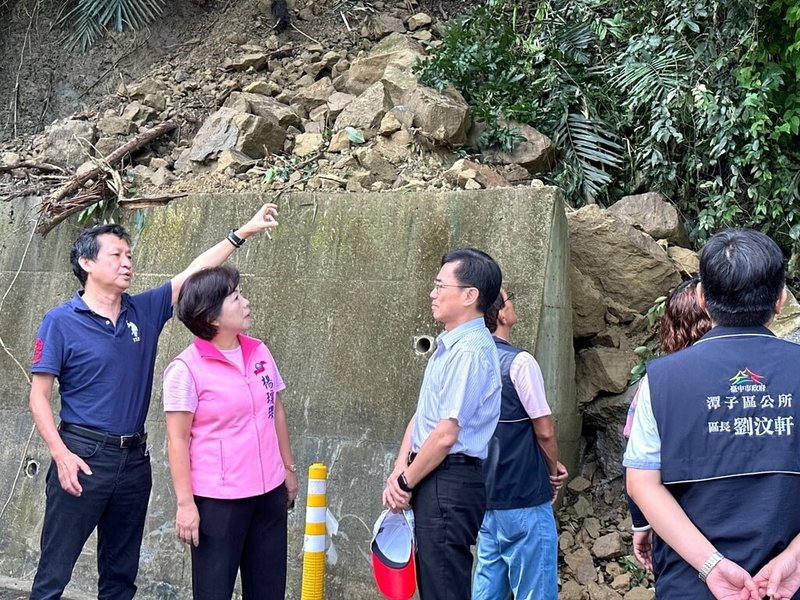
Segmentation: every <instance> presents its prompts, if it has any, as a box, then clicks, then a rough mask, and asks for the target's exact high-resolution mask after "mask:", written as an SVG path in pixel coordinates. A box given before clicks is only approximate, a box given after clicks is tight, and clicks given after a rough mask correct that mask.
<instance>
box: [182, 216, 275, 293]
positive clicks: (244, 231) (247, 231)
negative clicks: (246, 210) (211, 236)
mask: <svg viewBox="0 0 800 600" xmlns="http://www.w3.org/2000/svg"><path fill="white" fill-rule="evenodd" d="M277 215H278V207H277V206H276V205H274V204H264V205H263V206H262V207H261V208H259V209H258V212H256V214H255V215H253V218H252V219H250V220H249V221H248V222H247V223H245V224H244V225H242V226H241V227H239V229H237V230H236V231H235V232H234V233H235V235H236V237H237V238H239V239H241V240H246V239H247V238H249V237H251V236H253V235H255V234H257V233H260V232H262V231H269V230H271V229H274V228H275V227H277V226H278V221H276V220H275V217H276V216H277ZM236 248H237V246H235V245H234V244H233V242H232V241H230V240H229V239H227V238H226V239H223V240H222V241H221V242H219V243H217V244H216V245H214V246H212V247H211V248H209V249H208V250H206V251H205V252H203V253H202V254H201V255H200V256H198V257H197V258H195V259H194V260H193V261H192V262H191V264H190V265H189V266H188V267H186V269H184V270H183V271H181V272H180V273H178V274H177V275H176V276H175V277H173V278H172V304H173V306H174V305H175V304H176V303H177V302H178V295H179V294H180V293H181V287H183V282H184V281H186V279H187V278H188V277H189V276H190V275H191V274H192V273H195V272H197V271H199V270H200V269H205V268H208V267H218V266H219V265H221V264H222V263H224V262H225V261H226V260H228V257H229V256H230V255H231V254H233V251H234V250H235V249H236Z"/></svg>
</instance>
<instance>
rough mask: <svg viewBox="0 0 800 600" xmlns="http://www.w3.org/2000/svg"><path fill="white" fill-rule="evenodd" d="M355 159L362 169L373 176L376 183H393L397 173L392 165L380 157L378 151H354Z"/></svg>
mask: <svg viewBox="0 0 800 600" xmlns="http://www.w3.org/2000/svg"><path fill="white" fill-rule="evenodd" d="M356 158H357V159H358V162H359V164H360V165H361V166H362V167H364V168H365V169H366V170H367V171H369V172H370V173H372V175H374V176H375V180H376V181H384V182H386V183H392V182H394V180H395V178H396V176H397V171H396V170H395V168H394V166H393V165H392V163H390V162H389V161H388V160H386V159H385V158H384V157H383V156H381V154H380V152H379V151H378V150H376V149H374V148H359V149H358V150H357V151H356Z"/></svg>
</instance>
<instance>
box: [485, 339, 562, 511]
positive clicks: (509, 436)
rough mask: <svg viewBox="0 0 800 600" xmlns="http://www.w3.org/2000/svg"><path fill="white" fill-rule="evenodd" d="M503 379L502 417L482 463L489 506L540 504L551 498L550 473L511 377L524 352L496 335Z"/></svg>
mask: <svg viewBox="0 0 800 600" xmlns="http://www.w3.org/2000/svg"><path fill="white" fill-rule="evenodd" d="M494 342H495V344H496V345H497V353H498V355H499V358H500V374H501V377H502V382H503V391H502V400H501V404H500V421H499V422H498V423H497V429H496V430H495V432H494V436H492V439H491V441H490V442H489V455H488V457H487V458H486V461H484V464H483V474H484V481H485V483H486V508H487V510H502V509H509V508H526V507H529V506H539V505H540V504H543V503H545V502H549V501H550V499H551V498H552V493H551V490H550V477H549V473H548V471H547V464H546V463H545V461H544V457H543V456H542V453H541V450H540V448H539V444H538V443H537V442H536V436H535V434H534V432H533V425H532V424H531V419H530V417H529V416H528V413H527V412H526V411H525V407H524V406H523V405H522V402H521V401H520V399H519V396H518V395H517V391H516V389H514V384H513V383H512V381H511V375H510V371H511V363H512V362H514V358H515V357H516V356H517V354H519V353H520V352H522V350H521V349H520V348H516V347H514V346H512V345H511V344H509V343H508V342H506V341H505V340H501V339H500V338H498V337H495V338H494Z"/></svg>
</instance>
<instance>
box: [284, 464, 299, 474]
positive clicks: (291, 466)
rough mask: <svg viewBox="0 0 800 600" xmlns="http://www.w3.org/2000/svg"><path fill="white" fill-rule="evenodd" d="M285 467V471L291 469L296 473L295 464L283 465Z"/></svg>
mask: <svg viewBox="0 0 800 600" xmlns="http://www.w3.org/2000/svg"><path fill="white" fill-rule="evenodd" d="M283 466H284V467H286V470H287V471H291V472H292V473H297V465H283Z"/></svg>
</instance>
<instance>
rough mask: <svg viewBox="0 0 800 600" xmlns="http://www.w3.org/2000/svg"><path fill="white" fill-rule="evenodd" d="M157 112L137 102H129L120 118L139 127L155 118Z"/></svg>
mask: <svg viewBox="0 0 800 600" xmlns="http://www.w3.org/2000/svg"><path fill="white" fill-rule="evenodd" d="M157 115H158V112H157V111H155V110H153V109H152V108H150V107H149V106H145V105H144V104H141V103H139V102H131V103H130V104H128V105H127V106H126V107H125V109H124V110H123V111H122V115H121V116H122V118H123V119H126V120H128V121H132V122H133V123H135V124H136V125H138V126H139V127H142V126H144V125H145V124H146V123H147V122H149V121H152V120H153V119H155V118H156V116H157Z"/></svg>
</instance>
